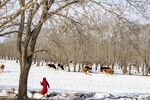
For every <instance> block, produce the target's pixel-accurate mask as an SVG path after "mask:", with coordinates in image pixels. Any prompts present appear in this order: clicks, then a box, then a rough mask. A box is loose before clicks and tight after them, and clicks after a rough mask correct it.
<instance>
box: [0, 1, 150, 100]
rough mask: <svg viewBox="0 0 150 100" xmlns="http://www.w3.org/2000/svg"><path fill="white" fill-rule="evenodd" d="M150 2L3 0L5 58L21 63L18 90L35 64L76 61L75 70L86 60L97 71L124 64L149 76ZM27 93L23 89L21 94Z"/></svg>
mask: <svg viewBox="0 0 150 100" xmlns="http://www.w3.org/2000/svg"><path fill="white" fill-rule="evenodd" d="M149 5H150V1H149V0H141V1H140V0H122V1H121V0H117V1H116V0H114V1H113V0H102V1H94V0H87V1H86V0H85V1H84V0H70V1H69V0H12V1H11V0H0V36H1V37H0V38H3V39H2V40H1V43H0V59H9V60H16V61H19V63H20V67H21V75H20V86H21V87H19V88H20V89H19V91H21V89H22V87H23V86H24V87H26V84H24V83H27V77H28V72H29V70H30V67H31V63H32V62H36V63H37V62H38V63H37V66H38V64H39V62H46V63H51V62H54V63H62V64H63V65H65V66H68V65H69V62H70V61H72V63H73V64H74V67H75V68H74V71H76V65H77V64H80V68H82V67H83V65H85V64H86V63H87V62H92V63H93V64H96V69H97V66H98V65H100V66H110V67H112V68H114V66H115V64H119V66H120V69H122V71H123V74H125V73H126V72H127V67H129V68H131V67H134V68H135V69H136V70H138V71H139V69H140V68H142V70H143V75H147V74H148V73H149V69H150V24H149V21H150V20H149V16H150V13H149V12H150V7H149ZM68 71H70V70H68ZM78 71H80V70H78ZM23 74H26V75H25V76H22V75H23ZM23 79H24V80H25V81H24V83H21V82H22V80H23ZM25 91H26V89H25ZM25 94H26V93H25V92H19V98H22V97H23V96H25Z"/></svg>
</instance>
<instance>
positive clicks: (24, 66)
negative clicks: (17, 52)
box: [18, 59, 32, 100]
mask: <svg viewBox="0 0 150 100" xmlns="http://www.w3.org/2000/svg"><path fill="white" fill-rule="evenodd" d="M31 63H32V59H30V60H25V61H24V62H21V63H20V66H21V71H20V80H19V90H18V100H28V96H27V81H28V73H29V70H30V67H31Z"/></svg>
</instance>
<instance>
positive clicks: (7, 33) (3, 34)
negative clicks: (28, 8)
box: [0, 31, 18, 36]
mask: <svg viewBox="0 0 150 100" xmlns="http://www.w3.org/2000/svg"><path fill="white" fill-rule="evenodd" d="M12 33H18V31H11V32H6V33H2V34H0V36H5V35H9V34H12Z"/></svg>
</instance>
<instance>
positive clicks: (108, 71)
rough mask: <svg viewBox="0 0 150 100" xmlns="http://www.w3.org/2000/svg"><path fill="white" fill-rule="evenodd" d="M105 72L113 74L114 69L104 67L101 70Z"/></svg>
mask: <svg viewBox="0 0 150 100" xmlns="http://www.w3.org/2000/svg"><path fill="white" fill-rule="evenodd" d="M103 71H104V72H105V73H106V74H113V73H114V70H113V69H104V70H103Z"/></svg>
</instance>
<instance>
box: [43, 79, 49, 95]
mask: <svg viewBox="0 0 150 100" xmlns="http://www.w3.org/2000/svg"><path fill="white" fill-rule="evenodd" d="M41 85H42V86H43V89H42V91H41V93H42V95H43V97H44V95H45V94H47V91H48V89H47V87H48V88H50V86H49V83H48V82H47V80H46V77H44V78H43V81H42V82H41Z"/></svg>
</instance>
